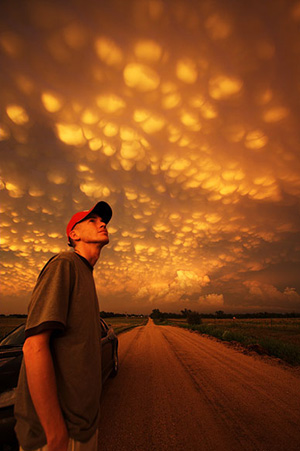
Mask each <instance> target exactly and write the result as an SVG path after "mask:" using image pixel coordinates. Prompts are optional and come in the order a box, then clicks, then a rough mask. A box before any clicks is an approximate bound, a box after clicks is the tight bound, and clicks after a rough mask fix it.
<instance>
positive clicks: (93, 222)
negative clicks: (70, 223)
mask: <svg viewBox="0 0 300 451" xmlns="http://www.w3.org/2000/svg"><path fill="white" fill-rule="evenodd" d="M73 230H74V231H75V232H76V235H77V236H78V237H79V238H80V241H82V242H85V243H101V244H102V245H103V246H105V245H106V244H108V243H109V237H108V232H107V229H106V224H105V222H103V221H102V218H101V217H100V216H97V215H95V214H91V215H89V216H88V217H87V218H86V219H84V220H83V221H81V222H79V223H78V224H76V225H75V227H74V228H73Z"/></svg>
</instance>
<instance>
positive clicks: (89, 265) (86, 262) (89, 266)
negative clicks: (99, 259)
mask: <svg viewBox="0 0 300 451" xmlns="http://www.w3.org/2000/svg"><path fill="white" fill-rule="evenodd" d="M75 254H76V255H78V257H79V258H81V260H82V261H83V262H84V263H85V264H86V265H87V267H88V268H89V269H90V270H91V271H94V267H93V266H92V265H91V264H90V263H89V262H88V261H87V259H86V258H84V257H83V256H82V255H80V254H78V253H77V252H75Z"/></svg>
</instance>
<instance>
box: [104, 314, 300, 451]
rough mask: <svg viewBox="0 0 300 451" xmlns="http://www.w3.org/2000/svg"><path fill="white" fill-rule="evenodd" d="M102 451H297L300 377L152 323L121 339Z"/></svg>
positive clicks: (106, 393)
mask: <svg viewBox="0 0 300 451" xmlns="http://www.w3.org/2000/svg"><path fill="white" fill-rule="evenodd" d="M119 357H120V370H119V374H118V376H117V377H116V378H115V379H112V380H109V381H108V382H107V383H106V384H105V386H104V389H103V394H102V419H101V422H100V441H99V450H100V451H111V450H114V451H134V450H140V451H148V450H149V451H150V450H151V451H156V450H157V451H160V450H170V451H171V450H172V451H173V450H174V451H178V450H179V451H181V450H185V451H198V450H199V451H208V450H210V451H219V450H220V451H227V450H228V451H229V450H230V451H240V450H241V451H242V450H243V451H247V450H251V451H252V450H261V451H262V450H264V451H269V450H270V451H271V450H272V451H277V450H278V451H296V450H297V451H299V450H300V377H299V375H297V373H295V374H294V373H293V372H292V371H290V370H288V369H285V368H281V367H280V365H272V364H270V363H269V362H265V361H263V360H262V359H260V358H258V357H254V356H249V355H244V354H243V353H241V352H239V351H237V350H235V349H232V348H230V347H228V346H226V345H224V344H223V343H220V342H218V341H215V340H211V339H209V338H207V337H203V336H201V335H199V334H196V333H192V332H189V331H187V330H183V329H180V328H177V327H171V326H155V325H154V323H153V322H152V320H150V321H149V322H148V324H147V326H145V327H139V328H136V329H133V330H131V331H130V332H127V333H125V334H121V335H120V336H119Z"/></svg>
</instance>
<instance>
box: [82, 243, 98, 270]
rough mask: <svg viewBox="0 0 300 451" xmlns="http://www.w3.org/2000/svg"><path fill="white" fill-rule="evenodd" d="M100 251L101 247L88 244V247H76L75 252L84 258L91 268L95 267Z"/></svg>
mask: <svg viewBox="0 0 300 451" xmlns="http://www.w3.org/2000/svg"><path fill="white" fill-rule="evenodd" d="M101 249H102V246H99V244H98V243H97V244H96V243H95V245H91V244H90V245H89V246H76V249H75V252H76V253H77V254H79V255H81V256H82V257H84V258H85V259H86V260H87V261H88V262H89V264H90V265H91V266H95V264H96V263H97V261H98V259H99V257H100V253H101Z"/></svg>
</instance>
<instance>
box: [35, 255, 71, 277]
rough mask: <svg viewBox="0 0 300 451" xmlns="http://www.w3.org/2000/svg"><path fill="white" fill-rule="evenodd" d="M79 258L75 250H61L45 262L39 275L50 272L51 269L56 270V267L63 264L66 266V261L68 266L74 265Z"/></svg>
mask: <svg viewBox="0 0 300 451" xmlns="http://www.w3.org/2000/svg"><path fill="white" fill-rule="evenodd" d="M76 260H77V258H76V255H75V252H71V251H64V252H60V253H59V254H55V255H53V256H52V257H51V258H50V259H49V260H48V261H47V263H46V264H45V266H44V267H43V269H42V270H41V272H40V274H39V277H41V276H42V275H43V274H44V273H45V272H48V271H49V270H50V272H51V269H52V270H55V268H58V267H60V266H61V265H63V266H64V263H66V264H67V265H68V266H70V263H71V265H72V266H73V264H74V262H76Z"/></svg>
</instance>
